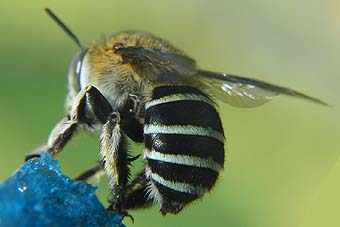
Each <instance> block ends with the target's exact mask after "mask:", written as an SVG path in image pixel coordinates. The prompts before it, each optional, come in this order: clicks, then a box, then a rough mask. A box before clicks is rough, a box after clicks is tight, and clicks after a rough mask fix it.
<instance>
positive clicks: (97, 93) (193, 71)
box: [26, 9, 328, 216]
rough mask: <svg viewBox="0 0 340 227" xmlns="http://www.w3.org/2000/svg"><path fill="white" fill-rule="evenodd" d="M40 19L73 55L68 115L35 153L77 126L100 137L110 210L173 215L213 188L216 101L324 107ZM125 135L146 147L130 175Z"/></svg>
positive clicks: (122, 37)
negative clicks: (85, 41)
mask: <svg viewBox="0 0 340 227" xmlns="http://www.w3.org/2000/svg"><path fill="white" fill-rule="evenodd" d="M46 11H47V13H48V15H49V16H50V17H51V18H52V19H53V20H54V21H55V22H56V23H57V24H58V25H59V26H60V27H61V28H62V29H63V30H64V31H65V32H66V33H67V34H68V35H69V36H70V37H71V38H72V39H73V41H75V43H76V44H77V45H78V46H79V48H80V51H79V53H78V54H77V55H76V57H75V58H74V59H73V62H72V64H71V67H70V69H69V74H68V88H69V92H68V95H67V98H66V116H65V117H64V118H62V120H61V121H60V122H59V123H57V124H56V126H55V127H54V128H53V130H52V131H51V133H50V135H49V137H48V140H47V143H46V144H45V145H44V146H43V147H41V148H39V149H38V151H36V152H34V153H31V154H30V155H28V156H27V157H26V159H30V158H32V157H35V156H37V155H39V152H41V151H48V152H49V153H50V154H51V155H52V156H53V157H55V156H56V155H57V154H58V153H59V152H61V150H62V149H63V148H64V146H65V145H66V144H67V143H68V142H69V141H70V140H71V138H72V136H73V135H74V134H75V133H76V132H77V131H79V130H81V129H83V130H88V131H96V132H100V133H101V136H100V153H101V156H102V162H101V163H100V164H99V165H98V166H96V167H94V168H91V169H89V170H88V171H86V172H84V173H83V174H82V175H80V176H79V177H78V178H77V179H78V180H86V179H87V178H89V177H90V176H92V175H94V174H95V173H97V172H98V171H104V172H105V173H106V174H107V175H108V176H109V178H110V182H109V186H110V190H111V194H112V195H111V199H110V203H111V205H110V206H109V208H108V209H109V210H113V211H117V212H119V213H120V214H121V215H123V216H126V215H129V214H128V212H127V210H131V209H138V208H145V207H149V206H151V205H153V204H155V203H156V204H159V205H160V212H161V214H163V215H165V214H168V213H172V214H177V213H179V212H180V211H181V210H182V209H183V208H184V207H186V206H187V205H188V204H190V203H191V202H193V201H195V200H197V199H199V198H201V197H203V196H204V195H205V194H206V193H207V192H209V191H211V189H212V188H213V187H214V185H215V183H216V181H217V179H218V177H219V175H220V172H221V170H222V169H223V166H224V160H225V133H224V129H223V124H222V121H221V117H220V115H219V112H218V110H217V105H216V102H215V100H216V99H218V100H220V101H222V102H224V103H227V104H230V105H232V106H235V107H241V108H249V107H257V106H259V105H262V104H264V103H266V102H268V101H270V100H271V99H272V98H273V97H274V96H277V95H279V94H284V95H289V96H293V97H297V98H303V99H305V100H310V101H312V102H315V103H319V104H322V105H326V106H327V105H328V104H327V103H325V102H323V101H321V100H319V99H317V98H313V97H311V96H308V95H305V94H303V93H300V92H298V91H295V90H292V89H290V88H286V87H282V86H277V85H274V84H270V83H267V82H263V81H260V80H256V79H249V78H245V77H240V76H235V75H230V74H225V73H216V72H211V71H206V70H202V69H200V68H199V67H198V66H197V65H196V62H195V61H194V60H193V59H192V58H190V57H188V56H187V55H186V54H185V53H184V52H183V51H181V50H179V49H177V48H176V47H174V46H173V45H172V44H170V43H169V42H168V41H166V40H164V39H162V38H159V37H157V36H154V35H152V34H149V33H145V32H135V31H127V32H121V33H118V34H115V35H112V36H109V37H107V38H105V40H103V41H100V42H97V43H96V44H94V45H92V46H89V47H85V46H83V45H82V44H81V42H80V41H79V40H78V38H77V37H76V36H75V35H74V34H73V33H72V32H71V30H70V29H69V28H68V27H67V26H66V25H65V24H64V23H63V22H62V21H61V20H60V19H59V18H58V17H57V16H56V15H55V14H54V13H53V12H52V11H51V10H49V9H46ZM128 138H130V139H131V140H132V141H134V142H136V143H142V144H143V145H144V151H143V158H144V161H145V165H144V168H143V169H142V170H141V171H140V172H139V173H138V174H137V175H136V176H135V177H134V178H133V179H130V165H131V164H132V162H133V161H135V160H136V159H138V158H139V156H140V155H138V156H134V157H133V156H131V155H130V153H129V150H128V146H127V140H128Z"/></svg>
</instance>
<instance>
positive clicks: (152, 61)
mask: <svg viewBox="0 0 340 227" xmlns="http://www.w3.org/2000/svg"><path fill="white" fill-rule="evenodd" d="M116 53H117V54H120V55H121V56H122V58H123V59H124V61H125V62H127V63H130V64H131V65H132V67H133V68H134V70H136V72H138V73H139V74H140V75H143V76H144V77H145V78H146V79H149V80H151V81H154V82H172V81H179V80H182V79H184V78H186V77H187V76H190V75H193V74H195V73H196V72H197V69H196V62H195V61H194V60H193V59H191V58H189V57H187V56H184V55H181V54H175V53H169V52H164V51H161V50H156V49H151V48H147V47H132V46H131V47H121V48H119V49H117V51H116Z"/></svg>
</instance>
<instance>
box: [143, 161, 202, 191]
mask: <svg viewBox="0 0 340 227" xmlns="http://www.w3.org/2000/svg"><path fill="white" fill-rule="evenodd" d="M145 174H146V177H147V178H148V179H150V178H151V179H152V180H154V181H155V182H157V183H159V184H161V185H163V186H165V187H167V188H170V189H173V190H175V191H178V192H185V193H190V194H194V195H203V194H204V193H205V192H207V191H208V188H204V187H201V186H194V185H191V184H188V183H181V182H172V181H169V180H166V179H164V178H163V177H161V176H159V175H158V174H157V173H153V172H152V171H151V169H150V168H149V167H146V168H145Z"/></svg>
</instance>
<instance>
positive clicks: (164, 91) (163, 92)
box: [152, 86, 212, 101]
mask: <svg viewBox="0 0 340 227" xmlns="http://www.w3.org/2000/svg"><path fill="white" fill-rule="evenodd" d="M187 93H189V94H196V95H202V96H205V97H207V98H208V99H210V98H209V96H208V95H207V94H205V93H204V92H202V91H200V90H199V89H197V88H194V87H190V86H161V87H156V88H154V90H153V93H152V99H159V98H162V97H164V96H168V95H173V94H187ZM210 100H211V99H210ZM211 101H212V100H211Z"/></svg>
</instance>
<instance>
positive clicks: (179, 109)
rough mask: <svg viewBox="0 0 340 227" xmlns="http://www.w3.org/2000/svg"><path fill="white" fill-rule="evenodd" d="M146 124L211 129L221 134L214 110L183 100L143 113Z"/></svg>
mask: <svg viewBox="0 0 340 227" xmlns="http://www.w3.org/2000/svg"><path fill="white" fill-rule="evenodd" d="M145 122H147V124H161V125H195V126H200V127H211V128H212V129H214V130H216V131H218V132H220V133H222V134H223V128H222V124H221V119H220V117H219V115H218V113H217V111H216V110H215V108H214V107H213V106H211V105H209V104H208V103H206V102H202V101H191V100H183V101H176V102H168V103H164V104H160V105H156V106H152V107H151V108H149V109H147V110H146V111H145Z"/></svg>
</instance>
